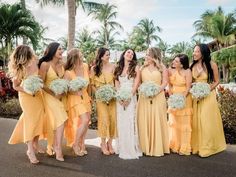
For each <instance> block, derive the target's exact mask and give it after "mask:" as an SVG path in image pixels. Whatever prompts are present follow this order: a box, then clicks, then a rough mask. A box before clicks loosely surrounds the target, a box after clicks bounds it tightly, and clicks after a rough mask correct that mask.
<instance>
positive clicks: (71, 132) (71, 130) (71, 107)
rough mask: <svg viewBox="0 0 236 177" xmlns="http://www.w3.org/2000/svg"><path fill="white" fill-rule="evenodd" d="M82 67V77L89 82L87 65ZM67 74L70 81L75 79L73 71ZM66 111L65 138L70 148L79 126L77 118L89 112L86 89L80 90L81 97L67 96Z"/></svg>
mask: <svg viewBox="0 0 236 177" xmlns="http://www.w3.org/2000/svg"><path fill="white" fill-rule="evenodd" d="M83 67H84V74H83V77H84V79H86V80H87V81H88V82H89V70H88V65H87V64H85V63H84V64H83ZM69 74H70V79H71V80H73V79H75V78H76V77H77V76H76V74H75V72H74V70H71V71H69ZM82 98H83V99H82ZM67 111H68V120H67V122H66V124H65V137H66V139H67V145H68V146H72V145H73V142H74V140H75V135H76V130H77V127H79V126H80V120H79V116H80V115H82V114H85V113H87V112H91V99H90V97H89V95H88V92H87V88H84V89H83V90H82V97H81V96H78V95H72V94H68V95H67Z"/></svg>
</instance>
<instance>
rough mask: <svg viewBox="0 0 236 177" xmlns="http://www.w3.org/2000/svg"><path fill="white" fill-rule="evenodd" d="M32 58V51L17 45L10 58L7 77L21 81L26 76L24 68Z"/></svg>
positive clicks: (24, 46) (27, 47)
mask: <svg viewBox="0 0 236 177" xmlns="http://www.w3.org/2000/svg"><path fill="white" fill-rule="evenodd" d="M33 57H34V53H33V50H32V49H31V48H30V47H29V46H27V45H19V46H18V47H16V48H15V50H14V51H13V53H12V54H11V56H10V61H9V63H8V68H9V71H8V75H9V76H10V77H11V78H16V79H18V80H22V79H23V77H24V76H25V74H26V71H25V68H26V66H27V65H28V64H29V62H30V61H31V60H32V58H33Z"/></svg>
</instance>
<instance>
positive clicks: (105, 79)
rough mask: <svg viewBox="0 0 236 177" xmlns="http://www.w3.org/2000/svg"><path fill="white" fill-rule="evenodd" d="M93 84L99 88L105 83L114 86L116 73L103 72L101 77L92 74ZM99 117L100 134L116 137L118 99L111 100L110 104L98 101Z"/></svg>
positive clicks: (105, 136) (100, 135)
mask: <svg viewBox="0 0 236 177" xmlns="http://www.w3.org/2000/svg"><path fill="white" fill-rule="evenodd" d="M91 84H92V85H94V86H95V88H97V89H98V88H99V87H100V86H103V85H105V84H111V85H113V86H114V75H113V74H112V73H102V74H101V75H100V76H99V77H97V76H92V77H91ZM96 107H97V119H98V136H99V137H101V138H116V136H117V128H116V101H115V100H111V101H110V102H109V105H107V104H106V103H103V102H100V101H96Z"/></svg>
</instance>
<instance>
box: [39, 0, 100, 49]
mask: <svg viewBox="0 0 236 177" xmlns="http://www.w3.org/2000/svg"><path fill="white" fill-rule="evenodd" d="M36 2H37V3H40V5H41V6H42V7H43V6H46V5H48V4H53V5H57V6H62V5H65V0H36ZM80 6H81V7H82V9H83V10H85V9H86V10H88V11H90V10H93V9H97V8H99V7H100V6H101V4H99V3H96V2H90V1H85V0H67V7H68V50H70V49H72V48H73V47H74V44H75V18H76V9H77V8H78V7H80Z"/></svg>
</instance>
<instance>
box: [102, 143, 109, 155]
mask: <svg viewBox="0 0 236 177" xmlns="http://www.w3.org/2000/svg"><path fill="white" fill-rule="evenodd" d="M101 151H102V153H103V154H104V155H110V152H109V151H108V150H107V145H106V144H105V143H101Z"/></svg>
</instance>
